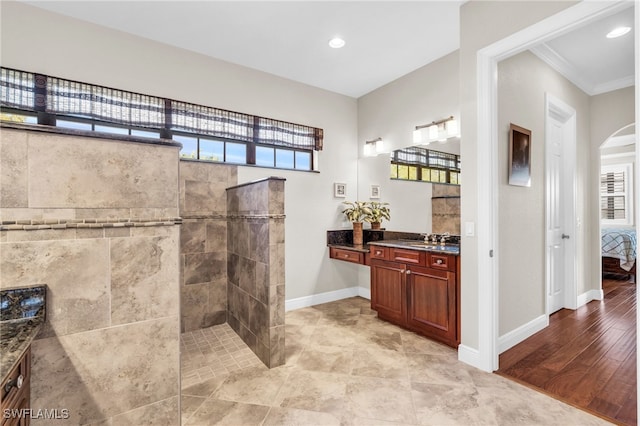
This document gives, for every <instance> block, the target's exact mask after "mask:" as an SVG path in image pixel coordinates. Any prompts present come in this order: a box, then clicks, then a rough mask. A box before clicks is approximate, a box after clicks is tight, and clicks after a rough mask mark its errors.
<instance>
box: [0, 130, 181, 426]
mask: <svg viewBox="0 0 640 426" xmlns="http://www.w3.org/2000/svg"><path fill="white" fill-rule="evenodd" d="M0 136H1V137H0V170H1V175H0V219H1V221H2V228H1V230H0V287H2V288H9V287H19V286H25V285H32V284H46V285H47V292H48V295H47V319H46V323H45V326H44V329H43V331H42V332H41V333H40V335H39V336H38V337H37V339H36V340H35V341H34V342H33V343H32V348H31V349H32V355H33V360H32V378H31V406H32V407H35V408H41V409H49V410H53V409H61V408H66V409H68V410H69V414H70V416H71V417H70V419H69V420H61V421H60V423H61V424H62V423H64V424H98V423H100V424H103V423H104V424H114V425H115V424H141V423H140V419H144V420H145V421H146V422H149V424H151V423H153V424H178V423H179V421H180V413H179V409H178V403H179V392H180V389H179V383H180V377H179V375H180V361H179V345H180V340H179V339H180V336H179V334H178V327H179V321H180V318H179V303H178V300H179V286H178V277H179V262H178V261H179V252H178V240H179V228H180V227H179V226H178V224H179V219H178V218H177V216H178V191H177V187H176V184H177V182H178V173H177V172H178V152H179V149H180V148H179V146H178V145H173V144H164V143H163V144H145V143H130V142H124V141H118V140H106V139H101V138H98V137H84V136H70V135H60V134H56V133H55V132H43V131H35V130H24V129H20V128H10V127H7V126H5V125H3V127H2V133H1V135H0ZM150 159H151V160H152V161H150ZM31 424H32V425H34V426H37V425H42V424H51V420H46V419H44V418H38V419H36V418H34V419H33V420H32V422H31ZM56 424H57V423H56Z"/></svg>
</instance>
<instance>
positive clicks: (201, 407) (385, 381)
mask: <svg viewBox="0 0 640 426" xmlns="http://www.w3.org/2000/svg"><path fill="white" fill-rule="evenodd" d="M285 322H286V328H287V335H286V351H287V363H286V365H284V366H281V367H278V368H273V369H268V368H266V367H265V366H264V365H263V364H261V363H260V362H259V361H257V358H256V357H255V356H252V355H253V354H252V353H251V352H249V353H247V352H246V351H247V350H248V348H247V347H246V346H244V344H242V341H241V340H240V339H239V337H238V336H236V335H235V334H234V333H233V331H232V330H231V329H230V328H229V327H228V326H227V325H222V326H216V327H212V328H210V329H207V330H202V331H198V332H192V333H186V334H185V335H183V337H182V345H183V346H182V349H183V357H182V360H183V361H182V362H183V386H182V388H183V390H182V419H183V424H184V425H214V424H215V425H471V424H476V425H512V424H521V425H599V424H608V423H607V422H605V421H603V420H601V419H599V418H597V417H593V416H591V415H590V414H587V413H585V412H583V411H580V410H578V409H575V408H573V407H571V406H568V405H566V404H563V403H561V402H559V401H557V400H554V399H552V398H550V397H548V396H546V395H543V394H541V393H538V392H536V391H534V390H532V389H529V388H527V387H524V386H522V385H519V384H517V383H515V382H512V381H510V380H508V379H505V378H503V377H501V376H498V375H496V374H489V373H484V372H482V371H479V370H477V369H475V368H473V367H470V366H468V365H466V364H463V363H461V362H458V360H457V353H456V351H455V350H453V349H451V348H449V347H446V346H443V345H440V344H438V343H435V342H432V341H430V340H428V339H425V338H422V337H420V336H418V335H416V334H413V333H411V332H408V331H406V330H402V329H400V328H398V327H395V326H393V325H391V324H389V323H386V322H384V321H380V320H378V319H377V318H376V315H375V312H374V311H371V310H370V309H369V301H368V300H365V299H362V298H358V297H356V298H350V299H345V300H341V301H338V302H332V303H327V304H324V305H317V306H314V307H310V308H304V309H299V310H296V311H290V312H287V314H286V319H285ZM256 361H257V362H256ZM225 370H226V371H225Z"/></svg>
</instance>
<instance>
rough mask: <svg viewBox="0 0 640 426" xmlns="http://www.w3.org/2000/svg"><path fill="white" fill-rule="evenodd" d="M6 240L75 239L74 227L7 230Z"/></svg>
mask: <svg viewBox="0 0 640 426" xmlns="http://www.w3.org/2000/svg"><path fill="white" fill-rule="evenodd" d="M6 235H7V242H14V241H15V242H18V241H46V240H75V239H76V230H75V229H42V230H37V231H9V232H7V233H6Z"/></svg>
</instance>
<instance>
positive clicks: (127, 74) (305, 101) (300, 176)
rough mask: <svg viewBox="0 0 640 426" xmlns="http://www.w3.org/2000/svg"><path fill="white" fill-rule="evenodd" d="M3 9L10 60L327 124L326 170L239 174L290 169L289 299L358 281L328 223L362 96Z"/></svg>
mask: <svg viewBox="0 0 640 426" xmlns="http://www.w3.org/2000/svg"><path fill="white" fill-rule="evenodd" d="M1 8H2V9H1V11H2V17H1V18H2V21H1V24H2V28H1V38H2V40H1V43H2V44H1V55H2V56H1V59H2V65H3V66H5V67H10V68H17V69H21V70H25V71H36V72H41V73H44V74H50V75H53V76H58V77H63V78H69V79H75V80H79V81H85V82H89V83H95V84H100V85H104V86H111V87H115V88H120V89H125V90H131V91H136V92H141V93H146V94H151V95H157V96H163V97H168V98H173V99H178V100H184V101H187V102H193V103H198V104H203V105H209V106H214V107H219V108H224V109H229V110H234V111H240V112H245V113H250V114H257V115H262V116H267V117H271V118H276V119H282V120H286V121H291V122H296V123H302V124H307V125H310V126H315V127H320V128H323V129H324V135H325V140H324V147H325V149H324V150H323V151H322V152H321V153H320V154H319V164H320V173H305V172H291V171H283V170H273V169H265V168H252V167H241V168H240V170H239V171H238V180H239V182H245V181H249V180H253V179H256V178H261V177H265V176H273V175H275V176H283V177H285V178H287V182H286V183H285V188H286V189H285V191H286V193H285V197H286V201H285V213H286V215H287V219H286V231H285V232H286V254H285V255H286V282H287V286H286V298H287V299H292V298H296V297H302V296H307V295H311V294H315V293H322V292H325V291H330V290H335V289H340V288H344V287H351V286H354V285H357V280H358V278H357V277H358V270H357V269H356V268H352V267H350V266H351V265H350V264H348V263H345V262H337V261H333V260H329V257H328V250H327V248H326V231H327V230H329V229H335V228H338V227H340V226H342V225H343V223H342V218H341V215H340V214H339V212H340V207H341V206H340V202H341V201H342V200H341V199H334V198H333V183H334V182H344V183H346V184H347V189H348V193H347V199H355V198H356V196H357V157H358V144H357V102H356V100H355V99H353V98H349V97H346V96H342V95H338V94H335V93H331V92H328V91H324V90H320V89H317V88H313V87H310V86H306V85H303V84H300V83H295V82H292V81H290V80H286V79H283V78H279V77H276V76H273V75H270V74H266V73H263V72H259V71H255V70H252V69H249V68H245V67H241V66H237V65H233V64H230V63H228V62H224V61H220V60H216V59H211V58H208V57H205V56H202V55H199V54H195V53H193V52H189V51H186V50H180V49H177V48H174V47H171V46H167V45H163V44H160V43H156V42H152V41H149V40H146V39H143V38H139V37H135V36H132V35H129V34H125V33H122V32H118V31H113V30H109V29H106V28H103V27H100V26H96V25H93V24H89V23H84V22H81V21H77V20H74V19H71V18H67V17H64V16H61V15H56V14H52V13H50V12H46V11H43V10H40V9H37V8H33V7H30V6H27V5H25V4H20V3H15V2H2V3H1Z"/></svg>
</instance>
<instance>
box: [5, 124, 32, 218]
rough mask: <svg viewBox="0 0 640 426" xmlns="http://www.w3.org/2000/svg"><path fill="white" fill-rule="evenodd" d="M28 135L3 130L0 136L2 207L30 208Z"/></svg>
mask: <svg viewBox="0 0 640 426" xmlns="http://www.w3.org/2000/svg"><path fill="white" fill-rule="evenodd" d="M27 138H28V136H27V133H26V132H21V131H13V130H7V129H3V130H2V133H1V135H0V206H2V207H5V208H16V207H28V205H29V204H28V191H29V177H28V169H27V161H28V160H27V150H28V149H27V146H28V144H27Z"/></svg>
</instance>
